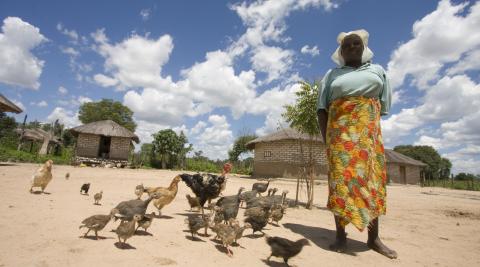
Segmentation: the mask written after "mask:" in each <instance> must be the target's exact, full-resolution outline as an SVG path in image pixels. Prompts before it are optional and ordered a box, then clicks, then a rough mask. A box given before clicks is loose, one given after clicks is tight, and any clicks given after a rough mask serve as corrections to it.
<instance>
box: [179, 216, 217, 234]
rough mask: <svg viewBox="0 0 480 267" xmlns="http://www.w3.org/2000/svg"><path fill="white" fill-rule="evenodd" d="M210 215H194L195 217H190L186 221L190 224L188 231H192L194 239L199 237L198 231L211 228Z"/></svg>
mask: <svg viewBox="0 0 480 267" xmlns="http://www.w3.org/2000/svg"><path fill="white" fill-rule="evenodd" d="M210 218H211V215H210V214H205V215H204V216H202V215H194V216H189V217H188V218H187V219H185V223H186V224H188V229H189V230H190V233H191V234H192V237H194V236H195V235H197V234H198V233H197V232H198V230H200V229H202V228H205V232H206V228H207V227H210V226H211V224H210Z"/></svg>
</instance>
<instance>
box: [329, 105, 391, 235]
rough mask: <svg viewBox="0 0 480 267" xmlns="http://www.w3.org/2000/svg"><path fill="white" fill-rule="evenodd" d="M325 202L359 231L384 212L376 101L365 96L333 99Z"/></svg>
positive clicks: (383, 170) (383, 164)
mask: <svg viewBox="0 0 480 267" xmlns="http://www.w3.org/2000/svg"><path fill="white" fill-rule="evenodd" d="M327 158H328V164H329V172H328V177H329V178H328V189H329V196H328V203H327V207H328V208H329V209H330V210H331V211H332V212H333V213H334V214H335V215H337V216H339V217H340V223H341V224H342V225H343V226H345V225H347V224H348V223H352V224H353V225H354V226H355V227H357V228H358V229H359V230H360V231H363V229H365V227H366V226H368V224H369V223H370V221H372V220H373V219H375V218H377V217H378V216H379V215H381V214H385V212H386V203H385V200H386V187H385V185H386V182H387V177H386V162H385V152H384V147H383V141H382V132H381V130H380V102H379V100H377V99H373V98H366V97H347V98H341V99H336V100H335V101H333V102H332V103H331V104H330V108H329V112H328V126H327Z"/></svg>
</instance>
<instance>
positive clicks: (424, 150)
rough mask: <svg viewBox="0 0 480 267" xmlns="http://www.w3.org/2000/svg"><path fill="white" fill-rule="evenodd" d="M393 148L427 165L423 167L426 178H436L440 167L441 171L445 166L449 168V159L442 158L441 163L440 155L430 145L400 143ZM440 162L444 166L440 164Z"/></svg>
mask: <svg viewBox="0 0 480 267" xmlns="http://www.w3.org/2000/svg"><path fill="white" fill-rule="evenodd" d="M393 150H394V151H396V152H398V153H401V154H403V155H405V156H408V157H411V158H413V159H416V160H419V161H421V162H423V163H425V164H427V167H426V168H425V176H426V179H438V178H439V177H440V174H441V171H442V167H443V171H446V169H447V168H448V169H451V163H450V161H448V162H447V161H446V160H444V161H443V163H442V157H441V156H440V154H438V152H437V151H436V150H435V148H433V147H431V146H412V145H401V146H396V147H394V148H393ZM448 163H450V167H448ZM442 164H444V165H445V166H442Z"/></svg>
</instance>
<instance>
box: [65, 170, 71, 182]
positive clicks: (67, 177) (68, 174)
mask: <svg viewBox="0 0 480 267" xmlns="http://www.w3.org/2000/svg"><path fill="white" fill-rule="evenodd" d="M69 178H70V173H69V172H67V173H66V174H65V180H68V179H69Z"/></svg>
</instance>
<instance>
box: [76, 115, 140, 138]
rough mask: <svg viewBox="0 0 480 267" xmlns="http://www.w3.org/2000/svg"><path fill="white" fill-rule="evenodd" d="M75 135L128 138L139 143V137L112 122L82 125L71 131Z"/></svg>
mask: <svg viewBox="0 0 480 267" xmlns="http://www.w3.org/2000/svg"><path fill="white" fill-rule="evenodd" d="M70 131H71V132H72V134H73V135H75V136H78V135H79V134H80V133H83V134H93V135H103V136H108V137H127V138H131V139H132V140H134V141H135V142H136V143H139V142H140V140H139V139H138V136H136V135H135V134H134V133H132V132H131V131H130V130H128V129H127V128H125V127H123V126H121V125H120V124H118V123H116V122H114V121H112V120H104V121H96V122H91V123H88V124H84V125H80V126H77V127H75V128H72V129H70Z"/></svg>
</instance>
